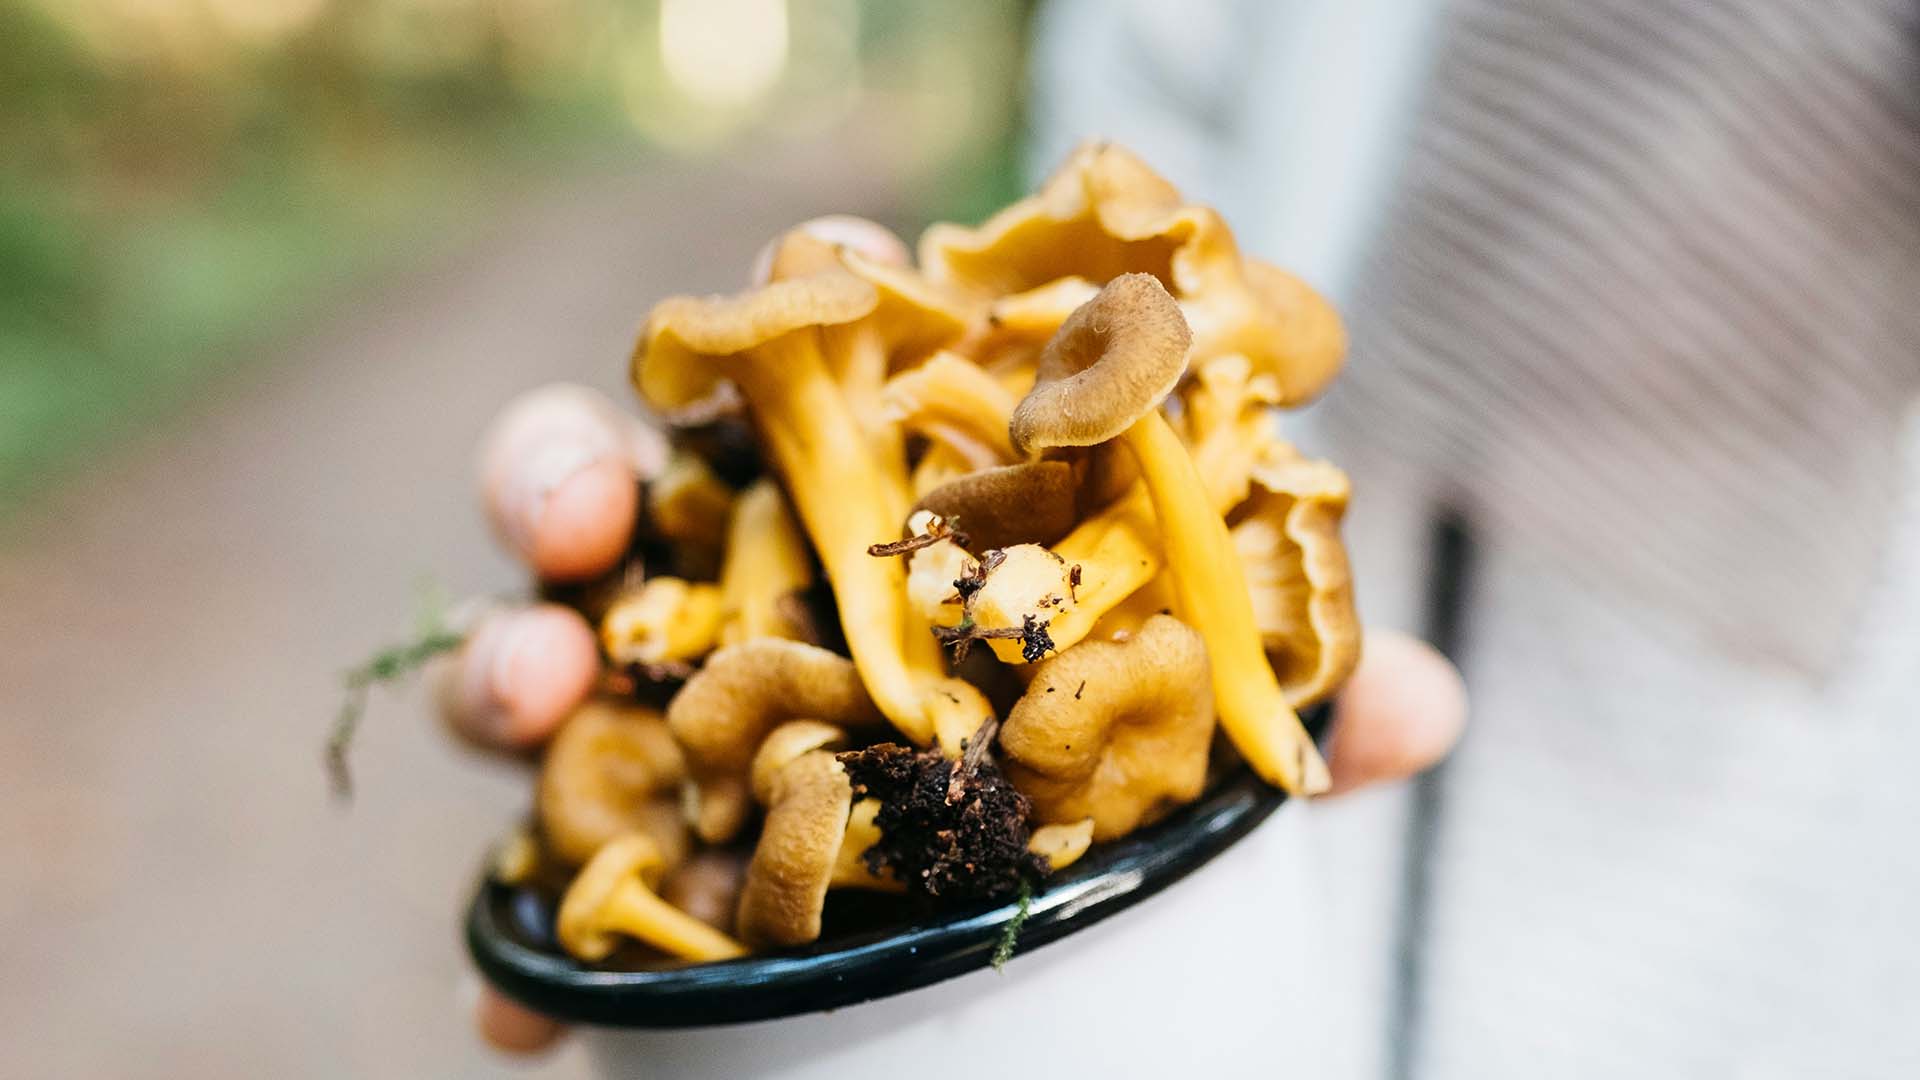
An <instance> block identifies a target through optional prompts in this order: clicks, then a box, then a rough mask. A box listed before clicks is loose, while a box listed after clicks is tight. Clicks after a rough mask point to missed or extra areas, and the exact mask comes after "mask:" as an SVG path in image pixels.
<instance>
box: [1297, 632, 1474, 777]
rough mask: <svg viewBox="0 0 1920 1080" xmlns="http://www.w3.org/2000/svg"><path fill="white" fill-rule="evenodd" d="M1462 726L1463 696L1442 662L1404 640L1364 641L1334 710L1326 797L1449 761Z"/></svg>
mask: <svg viewBox="0 0 1920 1080" xmlns="http://www.w3.org/2000/svg"><path fill="white" fill-rule="evenodd" d="M1466 722H1467V691H1466V686H1465V684H1463V683H1462V682H1461V681H1460V673H1459V672H1458V671H1456V670H1454V667H1453V665H1452V664H1451V663H1448V662H1447V658H1446V657H1444V656H1441V655H1440V653H1439V652H1438V651H1436V650H1435V649H1434V648H1433V647H1432V646H1431V645H1428V644H1427V643H1426V642H1424V641H1420V640H1418V639H1416V638H1412V637H1408V636H1406V635H1405V634H1396V633H1392V632H1381V633H1374V634H1368V635H1367V641H1366V649H1365V652H1364V653H1363V654H1362V657H1361V660H1360V666H1359V668H1358V669H1356V670H1355V671H1354V673H1353V677H1352V678H1351V679H1349V680H1347V685H1346V688H1345V689H1344V690H1342V691H1341V692H1340V697H1339V699H1338V700H1337V701H1335V703H1334V711H1333V732H1332V735H1331V737H1330V739H1329V742H1328V747H1327V758H1328V760H1327V765H1328V767H1329V768H1330V769H1331V770H1332V772H1333V787H1332V788H1331V789H1330V791H1329V792H1328V793H1329V794H1334V795H1338V794H1340V793H1342V792H1346V791H1352V790H1354V789H1355V788H1360V787H1365V786H1366V785H1368V784H1378V783H1384V782H1387V781H1391V780H1403V779H1405V778H1407V777H1409V776H1412V775H1414V774H1415V773H1418V772H1422V771H1424V770H1426V769H1428V768H1430V767H1432V766H1433V765H1434V764H1436V763H1437V762H1439V760H1440V759H1441V758H1443V757H1446V756H1447V752H1448V751H1450V750H1452V749H1453V744H1454V743H1456V742H1458V741H1459V739H1460V733H1461V731H1462V729H1464V728H1465V726H1466Z"/></svg>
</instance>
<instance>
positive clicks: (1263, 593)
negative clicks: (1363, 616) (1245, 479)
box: [1232, 446, 1360, 708]
mask: <svg viewBox="0 0 1920 1080" xmlns="http://www.w3.org/2000/svg"><path fill="white" fill-rule="evenodd" d="M1253 481H1254V484H1253V494H1252V496H1251V497H1250V498H1249V499H1248V500H1247V502H1246V503H1245V504H1244V505H1243V506H1242V507H1241V509H1240V511H1239V512H1238V513H1237V514H1236V515H1235V516H1236V518H1237V521H1236V523H1235V524H1234V526H1233V529H1232V535H1233V545H1234V548H1235V550H1236V551H1237V552H1238V553H1239V556H1240V564H1241V566H1242V567H1244V568H1245V571H1246V575H1247V583H1248V585H1250V586H1251V587H1252V596H1253V615H1254V623H1255V625H1257V626H1258V627H1259V628H1260V636H1261V638H1262V640H1263V641H1264V642H1265V646H1266V650H1267V658H1268V659H1269V660H1270V661H1272V663H1273V669H1274V673H1275V674H1276V675H1278V676H1279V679H1280V685H1281V687H1282V688H1283V689H1284V690H1285V691H1286V694H1287V699H1288V700H1289V701H1291V702H1293V704H1294V707H1295V708H1304V707H1305V706H1307V705H1310V704H1313V703H1314V702H1316V701H1320V700H1323V699H1325V698H1326V697H1327V696H1328V695H1330V694H1331V693H1333V691H1334V690H1335V689H1336V688H1337V687H1338V686H1339V685H1340V684H1341V683H1342V682H1345V681H1346V678H1347V676H1348V675H1351V674H1352V673H1353V669H1354V667H1355V666H1356V665H1358V664H1359V662H1360V620H1359V618H1358V616H1357V615H1355V613H1354V607H1353V578H1352V575H1351V574H1350V573H1349V571H1348V569H1347V552H1346V548H1345V547H1344V546H1343V545H1342V544H1341V542H1340V518H1341V516H1342V515H1343V514H1344V513H1345V512H1346V508H1347V496H1348V493H1349V491H1350V487H1349V485H1348V483H1347V474H1346V473H1344V472H1341V471H1340V470H1339V469H1337V468H1335V467H1334V466H1332V465H1330V464H1328V463H1326V462H1324V461H1312V460H1309V459H1306V458H1303V457H1300V456H1299V455H1298V454H1297V453H1294V452H1292V450H1291V448H1290V447H1284V446H1281V447H1275V448H1273V449H1272V450H1271V451H1270V452H1269V453H1268V454H1267V455H1266V456H1265V458H1264V459H1263V460H1262V461H1261V462H1260V463H1258V464H1257V465H1256V466H1255V467H1254V469H1253Z"/></svg>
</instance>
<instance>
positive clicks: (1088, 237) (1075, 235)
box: [920, 143, 1346, 404]
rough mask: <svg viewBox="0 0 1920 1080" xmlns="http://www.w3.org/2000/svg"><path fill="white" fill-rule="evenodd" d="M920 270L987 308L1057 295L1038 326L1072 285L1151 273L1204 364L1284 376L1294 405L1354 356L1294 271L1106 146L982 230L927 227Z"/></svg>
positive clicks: (1042, 307) (1062, 304)
mask: <svg viewBox="0 0 1920 1080" xmlns="http://www.w3.org/2000/svg"><path fill="white" fill-rule="evenodd" d="M920 263H921V266H922V267H923V269H924V271H925V273H926V275H927V276H928V277H930V278H932V279H933V280H935V281H937V282H940V283H942V284H948V285H952V286H954V287H956V288H959V289H966V290H971V291H973V292H975V293H976V294H978V295H983V296H986V297H988V298H989V299H991V298H994V297H1000V296H1005V295H1007V294H1015V293H1028V292H1030V291H1032V290H1036V289H1039V288H1040V287H1042V286H1047V287H1048V291H1047V292H1046V293H1042V294H1039V295H1038V297H1036V298H1030V299H1029V302H1028V303H1027V304H1025V305H1024V308H1023V311H1022V313H1023V314H1024V315H1025V317H1027V318H1028V319H1029V320H1030V321H1033V322H1035V323H1036V324H1040V320H1041V319H1043V318H1044V316H1045V314H1046V313H1047V312H1048V311H1049V310H1051V311H1057V312H1060V313H1061V314H1063V315H1064V314H1065V312H1066V311H1070V310H1071V308H1069V307H1066V301H1068V300H1071V299H1072V298H1073V289H1074V286H1073V283H1072V279H1074V278H1080V279H1084V280H1085V281H1087V282H1090V283H1093V284H1095V285H1099V284H1103V283H1105V282H1109V281H1112V280H1113V279H1114V278H1117V277H1119V276H1121V275H1122V274H1128V273H1146V274H1151V275H1153V276H1154V277H1155V278H1157V279H1158V280H1159V281H1160V282H1161V284H1163V285H1164V286H1165V287H1166V288H1167V290H1168V291H1169V292H1170V293H1172V294H1173V296H1174V297H1175V298H1176V299H1177V300H1178V301H1179V303H1180V307H1181V310H1182V312H1183V313H1184V315H1185V317H1186V320H1187V322H1188V323H1189V324H1190V325H1191V326H1192V328H1193V355H1194V359H1195V360H1196V361H1204V360H1207V359H1210V358H1212V357H1215V356H1221V355H1225V354H1227V353H1240V354H1242V355H1245V356H1247V357H1248V358H1250V359H1251V360H1252V361H1253V363H1254V366H1255V367H1256V369H1258V370H1260V371H1263V372H1268V373H1271V374H1272V375H1273V376H1274V378H1275V379H1276V380H1277V382H1278V385H1279V388H1280V392H1281V396H1282V400H1283V401H1284V402H1285V403H1286V404H1297V403H1299V402H1303V401H1306V400H1308V399H1310V398H1312V397H1313V396H1314V395H1315V394H1317V393H1319V392H1320V391H1321V390H1322V389H1324V388H1325V387H1326V385H1327V383H1328V382H1330V381H1331V380H1332V379H1333V376H1334V375H1335V374H1336V373H1337V372H1338V371H1339V368H1340V361H1341V358H1342V357H1343V355H1344V354H1345V352H1346V333H1345V331H1344V330H1343V329H1342V327H1341V325H1340V318H1339V316H1338V315H1337V314H1336V313H1335V312H1334V310H1333V308H1332V306H1331V305H1329V304H1328V303H1327V302H1326V301H1325V300H1324V299H1322V298H1321V297H1320V296H1319V295H1318V294H1317V293H1315V292H1314V291H1313V290H1312V289H1311V288H1309V287H1307V286H1306V285H1305V284H1304V283H1303V282H1301V281H1300V280H1299V279H1298V278H1295V277H1293V276H1292V275H1290V274H1288V273H1286V272H1285V271H1283V270H1280V269H1279V268H1277V267H1274V266H1270V265H1268V264H1266V263H1263V262H1260V261H1258V260H1255V259H1247V258H1243V257H1242V256H1241V254H1240V250H1239V247H1238V245H1237V244H1236V243H1235V242H1234V239H1233V234H1232V232H1231V231H1230V230H1229V229H1228V228H1227V225H1226V222H1225V221H1224V220H1222V219H1221V217H1220V215H1219V214H1218V213H1216V212H1215V211H1213V210H1212V209H1210V208H1208V207H1204V206H1195V205H1191V204H1188V203H1186V202H1184V200H1183V199H1182V198H1181V195H1180V192H1179V191H1178V190H1176V189H1175V188H1174V187H1173V185H1171V184H1169V183H1167V181H1166V180H1164V179H1162V178H1161V177H1160V176H1158V175H1157V174H1155V173H1154V172H1153V170H1151V169H1149V168H1147V166H1146V165H1145V164H1144V163H1143V162H1141V161H1140V159H1139V158H1137V157H1134V156H1133V155H1132V154H1130V153H1128V152H1127V151H1125V150H1122V149H1120V148H1119V147H1116V146H1113V145H1111V144H1107V143H1089V144H1086V145H1083V146H1081V147H1079V148H1078V149H1076V150H1075V151H1074V152H1073V154H1072V155H1071V156H1069V157H1068V159H1067V161H1066V162H1065V163H1064V164H1063V165H1062V166H1061V167H1060V168H1059V170H1058V171H1056V172H1055V173H1054V174H1053V176H1052V177H1051V178H1049V179H1048V180H1047V182H1046V184H1045V185H1043V186H1042V187H1041V189H1040V190H1039V191H1038V192H1036V193H1035V194H1033V195H1032V196H1029V197H1028V198H1025V199H1022V200H1021V201H1019V202H1017V203H1014V204H1013V205H1012V206H1009V207H1007V208H1006V209H1004V210H1002V211H1000V212H999V213H997V214H995V215H993V217H991V218H989V219H987V221H986V222H985V223H983V224H982V225H980V226H979V227H978V228H973V229H969V228H963V227H960V226H954V225H935V226H933V227H932V228H929V229H928V230H927V231H926V233H925V234H924V235H923V236H922V237H921V239H920ZM1083 298H1084V297H1083ZM1003 317H1004V315H1003Z"/></svg>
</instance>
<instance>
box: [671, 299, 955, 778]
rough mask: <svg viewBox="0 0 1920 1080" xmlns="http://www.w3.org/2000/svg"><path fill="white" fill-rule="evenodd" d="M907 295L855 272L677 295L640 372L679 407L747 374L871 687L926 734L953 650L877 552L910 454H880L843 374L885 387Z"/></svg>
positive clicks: (896, 506) (918, 734) (898, 506)
mask: <svg viewBox="0 0 1920 1080" xmlns="http://www.w3.org/2000/svg"><path fill="white" fill-rule="evenodd" d="M887 295H889V296H893V297H895V298H896V299H897V298H898V295H899V294H898V293H888V294H887ZM905 306H908V305H901V304H892V305H889V304H885V303H883V291H882V290H881V289H879V288H876V287H875V285H873V284H872V283H870V282H869V281H867V280H865V279H863V278H861V277H857V276H855V275H853V274H852V273H845V272H829V273H822V274H815V275H811V276H808V277H803V278H796V279H790V280H781V281H775V282H773V283H771V284H769V285H767V286H765V287H764V288H760V289H756V290H753V291H751V292H747V293H743V294H740V295H737V296H732V297H706V298H697V297H676V298H672V299H669V300H665V301H662V302H661V303H660V304H659V305H657V306H656V307H655V308H654V310H653V313H652V315H651V316H650V317H649V319H648V321H647V328H646V331H645V334H644V336H643V338H642V341H641V344H640V348H639V350H638V352H637V353H636V355H635V358H634V378H635V383H636V384H637V385H638V386H639V388H640V391H641V393H642V394H643V395H644V396H645V397H646V398H647V399H648V400H649V401H650V402H653V403H654V404H655V405H657V406H659V407H661V408H666V409H671V408H674V407H676V406H680V405H684V404H686V403H689V402H694V401H698V400H700V399H702V398H704V397H706V396H707V395H708V394H710V393H711V392H712V389H713V387H714V386H715V385H716V384H717V383H719V382H721V381H722V380H729V379H730V380H732V381H733V382H735V383H737V384H738V385H739V387H740V390H741V393H742V394H743V395H744V396H745V398H746V400H747V402H748V404H749V405H750V406H751V407H752V410H753V414H754V419H755V421H756V423H757V424H758V425H759V427H760V431H761V434H762V438H763V440H764V442H765V445H766V447H767V449H768V451H769V453H770V455H771V457H772V459H773V461H774V463H775V464H776V465H777V466H778V467H779V469H780V471H781V472H782V473H783V474H784V476H785V478H786V481H787V490H788V492H789V494H790V495H791V496H792V498H793V502H794V508H795V509H796V510H797V511H798V512H799V514H800V518H801V520H802V522H803V523H804V524H805V525H806V529H807V533H808V535H809V536H811V537H812V539H813V542H814V549H815V550H816V551H817V552H818V554H819V556H820V561H821V562H822V564H824V566H825V568H826V572H827V576H828V578H829V579H830V580H831V581H832V582H833V586H834V595H835V599H836V601H837V603H838V604H839V608H840V621H841V627H842V629H843V630H844V632H845V635H846V639H847V644H848V648H849V650H850V651H851V652H852V654H853V660H854V663H855V664H856V665H858V666H859V669H860V675H861V677H862V679H863V680H864V681H865V683H866V685H867V688H868V691H869V692H870V693H871V694H872V697H873V700H874V701H875V702H876V703H877V704H878V705H879V707H880V709H881V711H882V712H884V713H885V714H886V716H887V718H888V719H889V720H891V721H893V723H894V724H895V726H896V727H898V728H899V729H900V731H901V732H902V733H903V734H905V735H906V736H907V737H908V738H909V739H912V740H913V741H915V742H918V743H920V744H922V745H924V744H926V743H927V742H928V741H930V740H931V738H932V731H931V726H930V724H929V723H928V721H927V717H926V703H925V701H924V700H923V698H922V695H923V694H924V693H925V692H926V690H927V685H926V684H927V683H928V682H929V681H930V680H933V679H937V678H939V677H940V676H941V674H942V672H943V670H944V662H943V660H942V658H941V656H940V654H939V650H938V643H937V642H934V641H932V640H931V637H930V635H928V634H925V633H924V632H912V631H915V630H918V629H919V627H918V626H917V621H916V623H915V624H913V625H910V623H909V619H908V614H909V613H908V611H907V609H906V603H905V587H904V585H905V582H904V570H903V567H902V566H901V563H900V560H898V559H882V558H874V557H872V556H870V555H869V554H868V553H867V549H868V547H869V545H872V544H874V543H876V542H879V541H884V540H887V539H890V538H891V537H894V536H897V535H898V531H899V528H900V523H901V521H902V520H904V519H905V517H906V511H907V492H906V478H905V472H904V457H903V456H901V455H895V456H894V457H892V458H889V457H888V456H887V455H876V453H875V448H874V444H873V442H872V441H871V439H870V438H868V437H867V436H868V434H869V433H870V430H871V429H870V428H869V427H868V426H867V425H866V424H865V423H863V422H862V421H861V420H860V419H859V418H858V417H857V416H856V409H855V407H854V405H853V404H852V402H853V401H854V400H857V398H858V396H859V395H857V394H854V393H852V392H850V391H848V390H845V389H843V387H842V384H841V382H840V381H838V380H836V373H837V372H838V373H843V374H844V373H849V372H855V373H858V372H864V373H865V375H866V376H870V377H871V378H870V380H869V381H871V382H872V387H873V391H874V396H875V397H876V398H877V395H878V390H879V386H880V381H879V380H881V379H884V376H885V373H886V367H887V356H888V349H887V343H888V340H889V339H888V336H887V335H886V334H885V333H883V332H882V329H883V328H887V327H891V326H893V324H894V320H896V319H898V318H900V317H901V316H900V314H899V310H898V309H900V308H903V307H905ZM847 377H848V378H854V376H853V375H851V374H849V375H847ZM855 381H859V379H855ZM889 461H891V462H896V463H899V467H898V470H897V473H898V475H896V474H895V473H896V470H894V469H893V468H892V467H891V466H890V465H886V464H883V463H885V462H889Z"/></svg>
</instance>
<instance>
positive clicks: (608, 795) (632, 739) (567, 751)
mask: <svg viewBox="0 0 1920 1080" xmlns="http://www.w3.org/2000/svg"><path fill="white" fill-rule="evenodd" d="M686 776H687V762H686V758H685V757H684V756H682V754H681V752H680V746H679V744H678V743H676V742H675V741H674V738H673V733H672V732H670V731H668V730H667V724H666V721H665V720H663V719H662V718H661V717H660V714H659V713H657V712H655V711H653V710H652V709H648V708H644V707H642V706H639V705H629V704H624V703H620V702H614V701H604V700H603V701H591V702H588V703H587V704H585V705H582V706H581V707H580V708H579V709H578V710H576V711H575V712H574V714H573V715H572V716H571V717H569V718H568V719H567V721H566V723H565V724H563V725H561V727H560V730H559V732H558V733H557V734H555V735H554V737H553V741H552V742H550V743H548V744H547V750H546V755H545V757H544V758H543V759H542V760H541V763H540V778H539V782H538V784H537V785H536V787H535V789H534V810H535V813H536V814H537V816H538V818H539V821H540V832H541V835H542V836H543V837H544V838H545V840H546V847H547V850H549V851H551V852H552V853H553V854H554V855H555V856H556V857H558V858H559V859H561V860H562V861H564V862H566V863H568V864H569V865H573V866H578V865H580V864H581V863H584V862H586V861H587V860H588V859H590V858H592V857H593V853H594V852H596V851H598V850H600V848H601V847H603V846H604V845H605V844H606V843H607V842H608V841H609V840H612V839H613V838H614V837H616V836H620V835H623V834H626V833H631V832H641V833H645V834H646V835H647V836H648V837H649V838H651V839H652V840H653V841H654V847H655V850H656V851H657V852H658V853H659V856H660V859H661V862H662V864H663V865H665V866H667V867H672V866H676V865H678V864H679V863H680V862H681V861H682V860H683V859H684V858H685V857H686V854H687V849H688V848H689V847H690V846H691V845H690V843H689V840H688V837H687V825H686V822H685V821H684V820H682V818H681V814H680V785H681V782H682V781H684V780H685V779H686Z"/></svg>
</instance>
